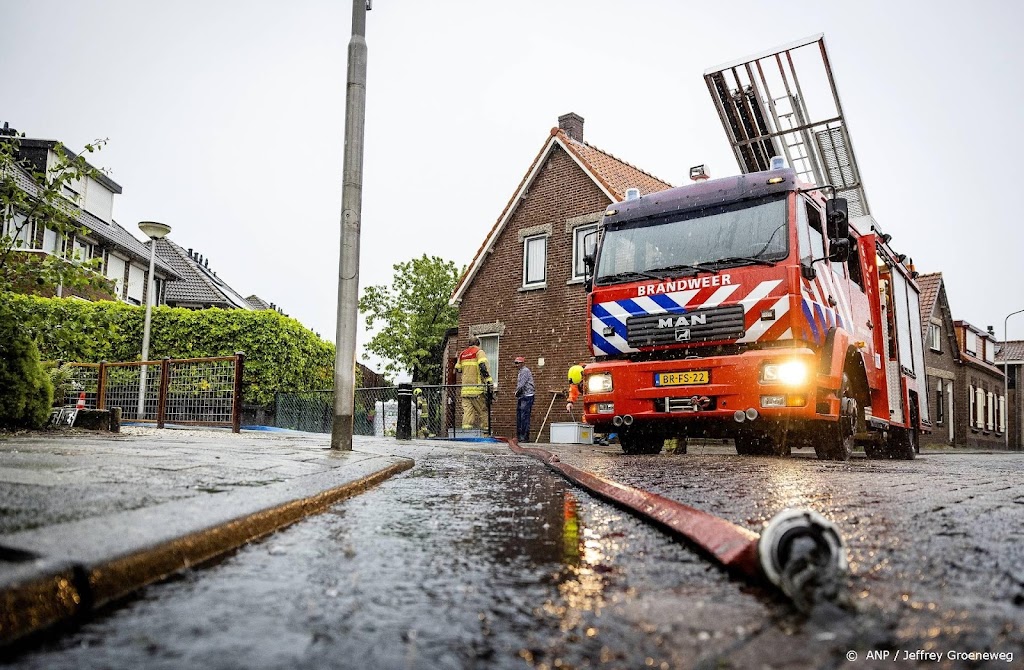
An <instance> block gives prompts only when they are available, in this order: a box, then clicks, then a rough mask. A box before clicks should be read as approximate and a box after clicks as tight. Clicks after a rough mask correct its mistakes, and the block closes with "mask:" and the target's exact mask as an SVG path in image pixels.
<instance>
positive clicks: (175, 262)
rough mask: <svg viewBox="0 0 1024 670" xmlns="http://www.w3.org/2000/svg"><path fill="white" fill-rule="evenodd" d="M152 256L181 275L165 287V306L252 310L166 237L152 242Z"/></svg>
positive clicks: (236, 293) (220, 280)
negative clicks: (154, 242) (154, 254)
mask: <svg viewBox="0 0 1024 670" xmlns="http://www.w3.org/2000/svg"><path fill="white" fill-rule="evenodd" d="M156 255H157V257H158V258H162V259H164V260H165V261H166V262H167V263H168V264H169V265H170V266H171V267H173V268H174V269H175V270H176V271H177V273H178V274H179V275H181V281H176V282H170V283H168V284H167V288H166V289H165V290H164V299H165V300H166V301H167V302H168V303H172V302H174V303H188V304H201V305H205V306H207V307H222V308H224V309H252V306H251V305H250V304H249V303H248V302H246V300H245V298H243V297H242V296H241V295H240V294H239V293H238V292H237V291H235V290H234V289H233V288H231V287H230V286H228V285H227V284H226V283H224V281H223V280H222V279H221V278H220V277H218V276H217V275H216V274H215V273H214V272H212V271H211V270H210V269H209V268H207V267H204V266H202V265H200V264H199V262H198V261H197V260H196V259H195V258H193V257H192V256H191V255H189V253H188V252H187V251H185V250H184V249H182V248H181V247H179V246H178V245H177V244H175V243H174V242H172V241H170V240H169V239H167V238H166V237H163V238H160V239H159V240H157V241H156Z"/></svg>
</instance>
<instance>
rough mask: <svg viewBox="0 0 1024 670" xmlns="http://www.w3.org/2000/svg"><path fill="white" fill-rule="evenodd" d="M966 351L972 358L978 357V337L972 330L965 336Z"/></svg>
mask: <svg viewBox="0 0 1024 670" xmlns="http://www.w3.org/2000/svg"><path fill="white" fill-rule="evenodd" d="M964 351H966V352H967V353H969V354H971V355H972V356H977V355H978V335H977V333H975V332H974V331H973V330H971V329H970V328H968V329H967V330H966V334H965V335H964Z"/></svg>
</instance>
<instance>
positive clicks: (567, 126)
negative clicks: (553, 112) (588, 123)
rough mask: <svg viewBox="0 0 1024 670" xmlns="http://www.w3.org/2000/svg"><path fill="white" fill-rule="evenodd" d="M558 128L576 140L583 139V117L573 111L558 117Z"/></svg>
mask: <svg viewBox="0 0 1024 670" xmlns="http://www.w3.org/2000/svg"><path fill="white" fill-rule="evenodd" d="M558 129H559V130H561V131H562V132H564V133H565V134H566V135H568V136H569V139H571V140H576V141H577V142H582V141H583V117H582V116H580V115H579V114H576V113H575V112H569V113H568V114H562V115H561V116H560V117H558Z"/></svg>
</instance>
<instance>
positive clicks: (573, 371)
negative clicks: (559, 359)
mask: <svg viewBox="0 0 1024 670" xmlns="http://www.w3.org/2000/svg"><path fill="white" fill-rule="evenodd" d="M585 367H587V364H586V363H580V364H579V365H574V366H572V367H571V368H569V402H567V403H565V411H566V412H568V413H569V416H570V417H572V419H573V420H574V421H575V420H576V416H575V414H573V411H572V406H573V403H575V402H576V400H577V399H578V398H579V397H580V394H581V393H582V392H583V368H585ZM580 420H581V421H582V420H583V409H582V408H580ZM616 438H618V434H616V433H610V434H609V435H601V436H599V437H598V438H597V439H596V440H595V444H600V445H607V444H608V442H609V441H610V440H615V439H616Z"/></svg>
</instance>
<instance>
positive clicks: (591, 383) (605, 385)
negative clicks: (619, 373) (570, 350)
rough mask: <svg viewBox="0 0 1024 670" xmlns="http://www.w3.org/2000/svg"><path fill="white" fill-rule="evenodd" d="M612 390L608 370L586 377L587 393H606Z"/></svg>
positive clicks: (610, 376)
mask: <svg viewBox="0 0 1024 670" xmlns="http://www.w3.org/2000/svg"><path fill="white" fill-rule="evenodd" d="M611 390H612V375H611V373H610V372H598V373H596V374H592V375H590V376H588V377H587V393H608V392H609V391H611Z"/></svg>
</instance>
